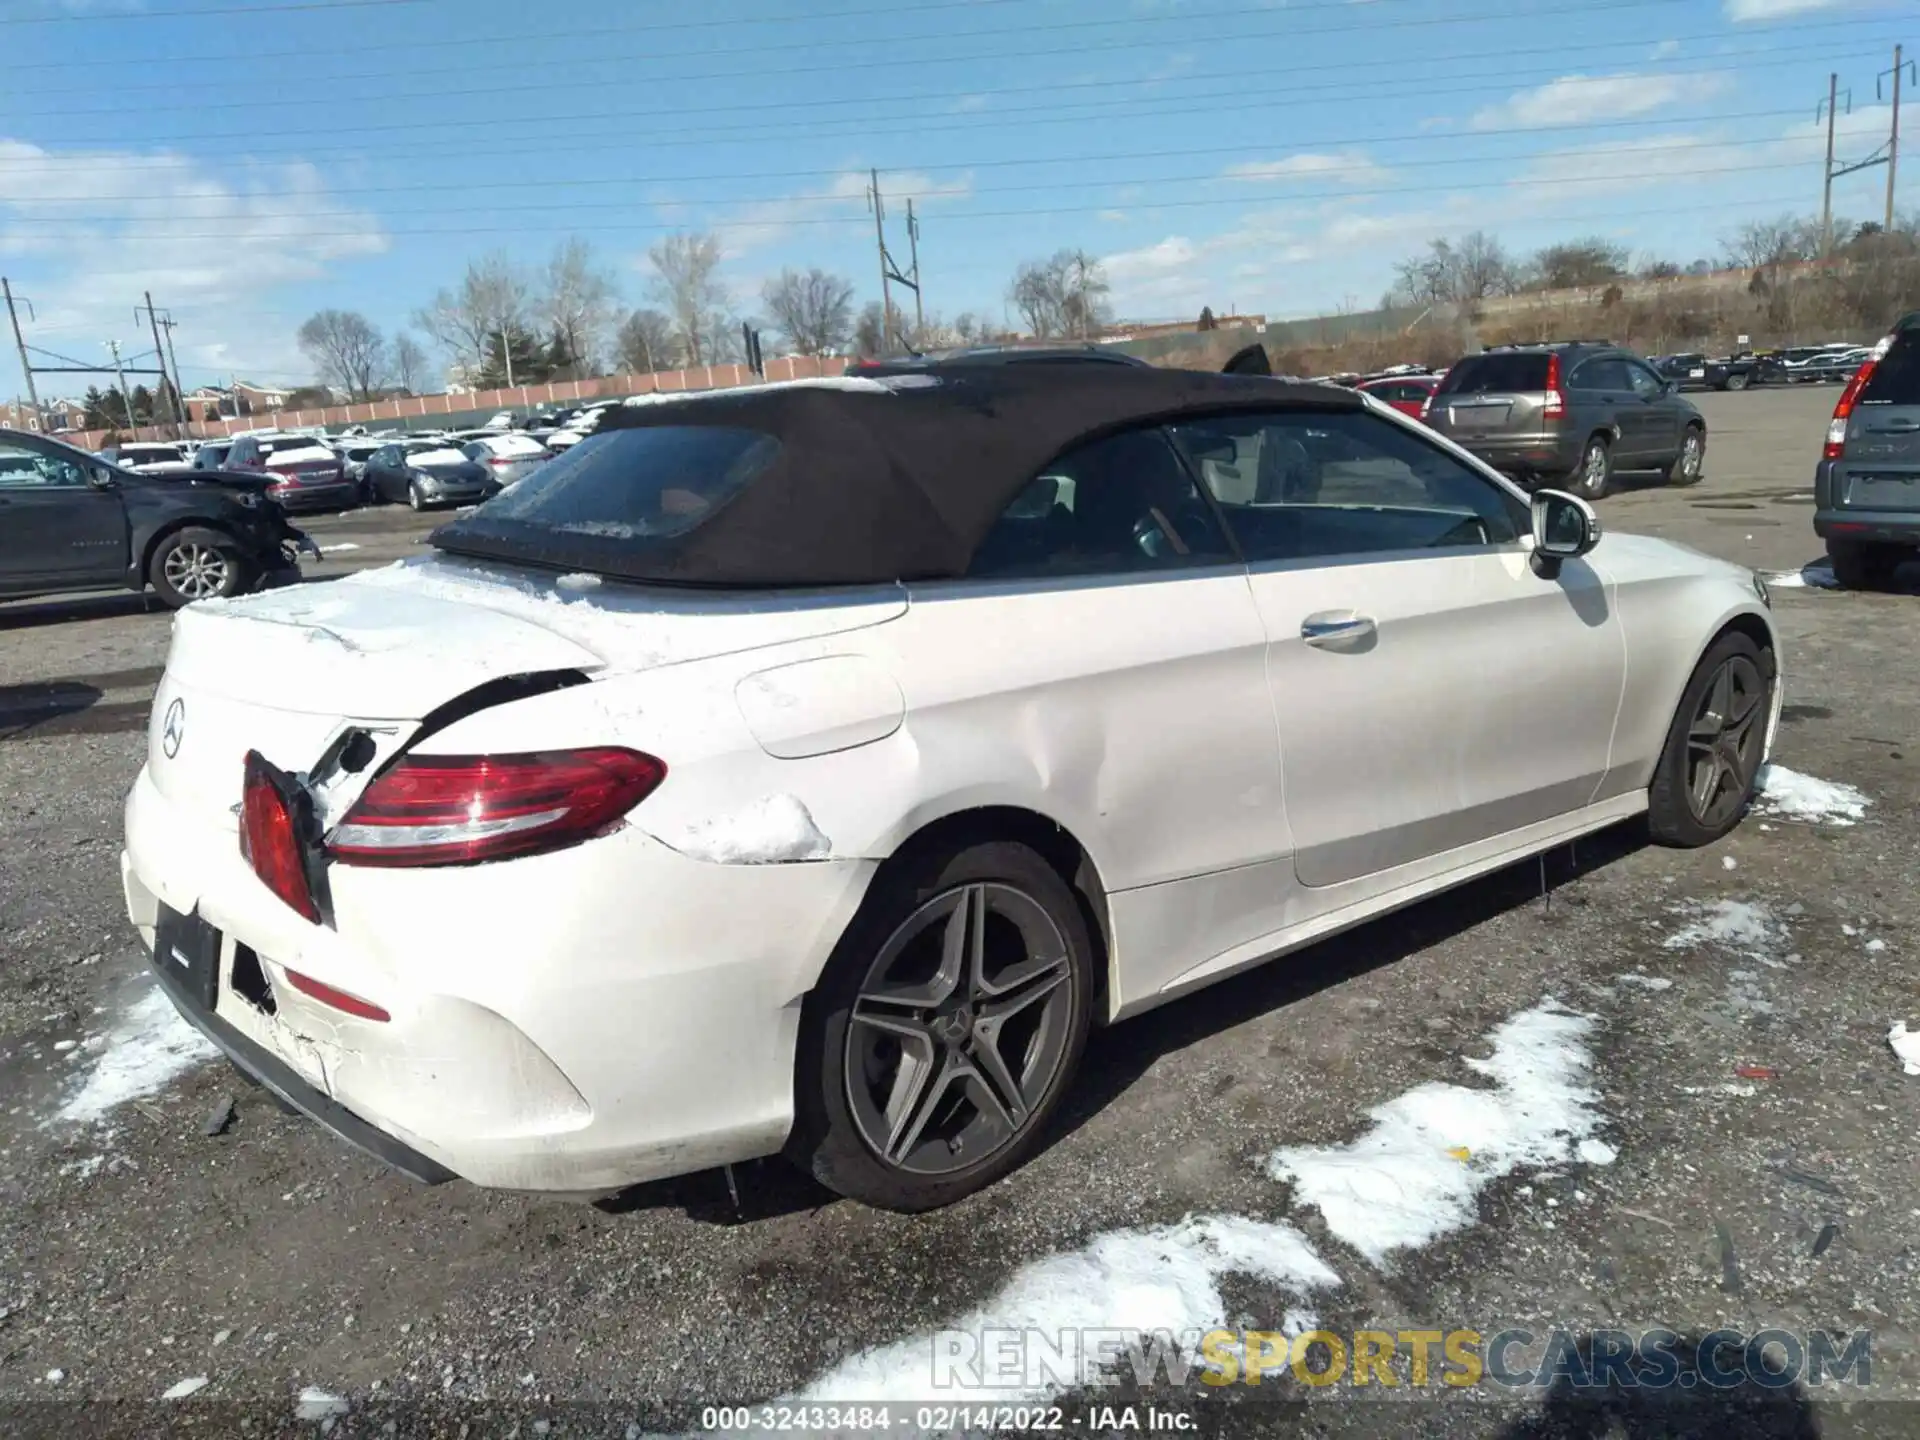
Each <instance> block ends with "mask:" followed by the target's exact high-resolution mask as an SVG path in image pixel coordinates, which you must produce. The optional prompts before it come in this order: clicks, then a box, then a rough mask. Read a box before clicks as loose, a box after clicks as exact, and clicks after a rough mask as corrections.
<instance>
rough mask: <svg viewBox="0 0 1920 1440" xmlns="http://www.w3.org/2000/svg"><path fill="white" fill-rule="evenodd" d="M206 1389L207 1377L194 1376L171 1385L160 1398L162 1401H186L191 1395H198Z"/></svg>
mask: <svg viewBox="0 0 1920 1440" xmlns="http://www.w3.org/2000/svg"><path fill="white" fill-rule="evenodd" d="M206 1388H207V1377H206V1376H204V1375H194V1376H190V1377H189V1378H188V1379H185V1380H179V1381H176V1382H175V1383H174V1384H172V1385H169V1386H168V1387H167V1388H166V1389H165V1390H163V1391H161V1392H160V1398H161V1399H162V1400H184V1399H186V1398H187V1397H188V1396H189V1395H193V1394H197V1393H198V1392H200V1391H202V1390H204V1389H206Z"/></svg>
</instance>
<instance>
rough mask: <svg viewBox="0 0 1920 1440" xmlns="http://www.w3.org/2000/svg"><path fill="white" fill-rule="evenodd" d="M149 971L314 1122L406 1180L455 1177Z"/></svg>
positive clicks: (182, 1008)
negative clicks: (319, 1089)
mask: <svg viewBox="0 0 1920 1440" xmlns="http://www.w3.org/2000/svg"><path fill="white" fill-rule="evenodd" d="M149 959H150V960H151V956H149ZM153 975H154V978H155V979H156V980H157V981H159V982H160V988H161V989H163V990H165V991H166V992H167V998H168V999H170V1000H172V1001H173V1004H174V1008H175V1009H176V1010H178V1011H179V1012H180V1014H181V1015H182V1016H183V1017H185V1018H186V1019H187V1020H188V1021H189V1022H191V1023H192V1024H193V1026H194V1028H195V1029H197V1030H199V1032H200V1033H201V1034H202V1035H205V1036H206V1037H207V1039H209V1040H211V1041H212V1042H213V1043H214V1044H215V1045H218V1046H219V1047H220V1049H221V1050H222V1051H223V1052H225V1054H226V1057H227V1058H228V1059H229V1060H231V1061H232V1062H233V1063H234V1064H235V1065H236V1066H238V1067H239V1069H240V1070H241V1072H242V1073H244V1074H245V1075H247V1076H248V1077H249V1078H250V1079H253V1080H257V1081H258V1082H259V1083H260V1084H262V1085H264V1086H265V1087H266V1088H267V1089H269V1090H271V1091H272V1092H273V1093H274V1094H275V1095H278V1096H279V1097H280V1098H281V1099H282V1100H284V1101H286V1102H287V1104H289V1105H291V1106H292V1107H293V1108H294V1109H296V1110H298V1111H299V1112H300V1113H301V1114H302V1115H304V1116H306V1117H307V1118H308V1119H309V1120H312V1121H313V1122H314V1123H315V1124H318V1125H320V1126H322V1127H324V1128H325V1129H327V1130H331V1131H332V1132H333V1133H334V1134H335V1135H337V1136H339V1138H340V1139H342V1140H344V1141H346V1142H347V1143H348V1144H349V1145H351V1146H353V1148H354V1149H356V1150H359V1151H361V1152H362V1153H363V1154H367V1155H370V1156H372V1157H373V1158H374V1159H375V1160H378V1161H380V1162H382V1163H383V1164H386V1165H390V1166H392V1167H393V1168H394V1169H395V1170H398V1171H399V1172H400V1173H401V1174H402V1175H405V1176H406V1177H407V1178H408V1179H410V1180H418V1181H419V1182H420V1183H421V1184H423V1185H440V1184H444V1183H445V1182H446V1181H448V1180H454V1179H458V1178H459V1177H458V1176H456V1175H455V1174H454V1173H453V1171H451V1170H449V1169H447V1167H446V1166H444V1165H442V1164H441V1163H440V1162H439V1161H437V1160H435V1159H433V1158H432V1157H431V1156H427V1155H423V1154H421V1153H420V1152H419V1151H418V1150H416V1149H414V1148H413V1147H412V1146H411V1145H409V1144H407V1143H406V1142H405V1141H403V1140H400V1139H398V1138H396V1137H394V1136H392V1135H389V1134H387V1132H386V1131H384V1130H382V1129H380V1128H379V1127H378V1126H375V1125H369V1124H368V1123H367V1122H366V1121H365V1120H362V1119H361V1118H360V1117H359V1116H358V1115H356V1114H354V1113H353V1112H352V1111H351V1110H349V1109H347V1107H346V1106H344V1105H342V1104H340V1103H339V1102H338V1101H336V1100H334V1099H332V1098H331V1097H330V1096H327V1095H323V1094H322V1093H321V1092H320V1091H318V1090H316V1089H314V1087H313V1086H311V1085H309V1084H307V1082H306V1081H305V1080H302V1079H301V1078H300V1076H299V1075H298V1074H297V1073H296V1072H295V1071H294V1069H293V1067H292V1066H291V1065H288V1064H287V1063H286V1062H285V1061H284V1060H281V1059H280V1058H279V1057H278V1056H276V1055H274V1054H273V1053H271V1052H270V1051H268V1050H267V1049H266V1048H265V1047H264V1046H261V1045H256V1044H255V1043H254V1042H253V1041H251V1040H249V1039H248V1038H247V1037H246V1036H245V1035H242V1034H241V1033H240V1032H239V1031H238V1030H236V1029H234V1028H233V1026H231V1025H229V1024H227V1022H226V1021H224V1020H222V1019H221V1018H220V1017H219V1016H218V1015H209V1014H207V1013H206V1012H205V1011H203V1010H201V1009H200V1007H199V1006H198V1005H196V1004H194V1003H193V1001H192V1000H191V999H190V998H189V997H188V996H187V995H185V994H184V993H183V992H182V991H181V989H180V987H179V986H178V985H176V984H175V983H174V980H173V977H172V976H171V975H169V974H168V973H167V971H166V969H165V967H164V966H161V965H159V964H157V963H156V964H154V965H153Z"/></svg>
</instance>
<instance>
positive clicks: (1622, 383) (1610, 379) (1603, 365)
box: [1567, 355, 1632, 390]
mask: <svg viewBox="0 0 1920 1440" xmlns="http://www.w3.org/2000/svg"><path fill="white" fill-rule="evenodd" d="M1567 388H1568V389H1571V390H1627V389H1630V388H1632V382H1631V381H1630V380H1628V378H1627V372H1626V367H1625V366H1624V365H1623V364H1621V362H1620V361H1619V360H1617V359H1615V358H1614V357H1613V356H1610V355H1603V356H1600V357H1599V358H1597V359H1594V360H1589V361H1587V362H1586V363H1585V364H1583V365H1576V366H1574V368H1573V373H1572V374H1571V375H1569V376H1568V377H1567Z"/></svg>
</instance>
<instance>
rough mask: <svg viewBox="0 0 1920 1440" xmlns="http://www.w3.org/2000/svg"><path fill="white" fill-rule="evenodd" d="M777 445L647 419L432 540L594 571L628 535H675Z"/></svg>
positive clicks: (754, 470) (733, 491)
mask: <svg viewBox="0 0 1920 1440" xmlns="http://www.w3.org/2000/svg"><path fill="white" fill-rule="evenodd" d="M779 451H780V442H779V441H778V440H776V439H774V438H773V437H772V436H771V435H767V434H763V433H762V432H760V431H758V430H748V429H744V428H740V427H735V426H723V425H649V426H641V427H637V428H634V429H622V430H610V431H605V432H603V433H601V434H598V435H592V436H589V437H587V438H586V439H584V440H582V441H581V442H580V443H579V444H577V445H575V446H573V447H572V448H570V449H568V450H567V451H565V452H564V453H562V454H561V455H560V456H558V457H557V458H555V459H553V460H549V461H547V462H546V463H544V464H543V465H541V466H540V468H539V469H537V470H535V471H534V472H533V473H532V474H531V475H530V476H529V477H528V478H527V479H525V480H522V481H521V482H520V483H519V484H518V485H515V486H514V487H513V488H512V489H510V490H504V491H502V492H501V493H500V494H499V495H497V496H495V497H494V498H493V499H492V500H489V501H487V502H486V504H484V505H482V506H481V507H480V508H479V509H478V510H476V511H475V512H474V513H473V514H472V515H470V516H468V517H467V518H466V519H464V520H458V521H455V522H454V523H453V524H451V525H449V526H447V527H445V528H444V529H443V530H441V531H439V532H437V533H436V534H435V536H434V543H435V544H437V545H441V546H442V548H444V549H449V550H459V549H462V548H463V547H464V546H465V545H466V544H468V543H471V542H476V541H477V542H480V545H481V546H482V547H483V549H484V551H485V553H496V554H497V553H502V552H503V551H505V550H510V549H514V548H518V549H521V550H523V551H526V552H529V553H538V555H539V556H540V557H541V558H542V559H543V560H546V559H551V558H552V557H555V556H564V557H565V563H568V564H573V565H577V566H579V567H580V568H582V569H588V570H591V569H593V568H595V561H596V557H598V558H599V559H600V561H601V562H603V563H604V562H606V561H610V560H613V559H615V558H616V557H618V556H619V555H620V554H621V553H622V552H623V551H626V550H628V549H629V548H630V547H631V546H632V545H633V544H634V543H635V542H645V541H648V540H656V539H662V538H665V537H667V536H675V535H684V534H686V533H687V532H688V531H690V530H693V529H695V528H696V527H698V526H699V525H700V524H701V523H702V522H703V521H705V520H706V519H707V518H708V517H709V516H710V515H712V514H713V513H714V512H716V511H717V510H719V509H720V507H721V506H723V505H724V504H726V502H727V501H728V500H730V499H732V498H733V497H734V496H735V495H737V494H738V493H739V492H740V491H741V490H742V489H744V488H745V487H746V486H747V484H748V483H749V482H750V481H751V480H752V479H753V478H754V477H755V476H757V475H759V474H760V473H761V472H762V471H764V470H765V469H766V468H767V466H768V465H770V464H771V463H772V462H773V459H774V457H775V456H776V455H777V454H778V453H779Z"/></svg>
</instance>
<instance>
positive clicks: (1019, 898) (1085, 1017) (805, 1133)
mask: <svg viewBox="0 0 1920 1440" xmlns="http://www.w3.org/2000/svg"><path fill="white" fill-rule="evenodd" d="M874 885H875V888H874V890H873V891H872V892H871V893H870V894H869V895H868V897H867V899H866V901H865V903H864V904H863V905H862V906H861V909H860V913H859V914H858V915H857V916H856V917H855V919H854V921H853V923H852V924H851V925H850V926H849V927H848V929H847V932H846V934H845V935H844V936H842V938H841V941H840V944H839V945H838V946H837V947H836V948H835V950H834V954H833V958H832V960H831V961H829V963H828V966H827V970H826V973H825V974H824V975H823V976H822V978H821V983H820V985H819V987H818V988H817V989H816V990H815V991H814V993H813V994H812V995H810V996H809V997H808V999H807V1006H806V1011H805V1014H804V1018H803V1022H802V1026H801V1039H800V1054H799V1066H798V1074H797V1077H796V1086H795V1116H794V1129H793V1135H792V1138H791V1139H790V1140H789V1141H788V1145H787V1153H788V1154H789V1156H790V1157H792V1158H793V1159H794V1160H795V1161H796V1162H797V1163H799V1164H800V1165H802V1166H803V1167H804V1168H806V1169H808V1170H810V1171H811V1172H812V1173H813V1175H814V1176H815V1177H816V1178H817V1179H818V1180H820V1182H821V1183H822V1184H824V1185H826V1186H827V1187H828V1188H830V1189H833V1190H836V1191H838V1192H839V1193H840V1194H842V1195H846V1196H849V1197H851V1198H853V1199H856V1200H861V1201H864V1202H866V1203H867V1204H869V1205H876V1206H880V1207H882V1208H884V1209H888V1210H905V1211H916V1210H931V1209H933V1208H935V1207H937V1206H941V1205H947V1204H951V1203H952V1202H953V1201H955V1200H959V1199H961V1198H962V1197H963V1196H967V1195H971V1194H972V1193H974V1192H975V1191H976V1190H980V1189H983V1188H985V1187H986V1186H988V1185H990V1184H992V1183H993V1182H994V1181H996V1180H998V1179H999V1178H1000V1177H1001V1176H1003V1175H1005V1174H1007V1173H1008V1172H1009V1171H1011V1170H1012V1169H1014V1168H1015V1167H1016V1166H1018V1165H1020V1164H1021V1163H1022V1162H1023V1161H1025V1160H1026V1159H1027V1158H1028V1157H1029V1156H1030V1155H1031V1154H1032V1153H1033V1151H1034V1149H1035V1147H1036V1146H1037V1145H1038V1144H1039V1143H1040V1140H1041V1138H1042V1136H1043V1134H1044V1131H1045V1128H1046V1125H1047V1123H1048V1120H1049V1118H1050V1117H1051V1116H1052V1114H1053V1111H1054V1109H1055V1108H1056V1106H1057V1105H1058V1103H1059V1100H1060V1097H1061V1095H1062V1094H1063V1093H1064V1092H1065V1090H1066V1088H1067V1084H1068V1082H1069V1079H1070V1078H1071V1076H1072V1074H1073V1072H1074V1069H1075V1067H1076V1066H1077V1065H1078V1064H1079V1060H1080V1053H1081V1051H1082V1049H1083V1048H1084V1047H1085V1045H1086V1038H1087V1027H1088V1024H1089V1017H1090V1013H1091V1008H1092V998H1093V991H1094V948H1093V944H1092V942H1091V940H1090V938H1089V935H1088V931H1087V925H1086V921H1085V919H1084V917H1083V914H1082V912H1081V909H1080V905H1079V902H1078V901H1077V900H1076V899H1075V896H1074V893H1073V891H1072V890H1071V889H1070V888H1069V887H1068V885H1067V883H1066V882H1065V881H1064V880H1062V879H1061V877H1060V875H1059V873H1058V872H1057V871H1056V870H1055V869H1054V868H1053V867H1052V866H1051V865H1049V864H1048V863H1047V862H1046V861H1045V860H1044V859H1043V858H1041V856H1040V855H1038V854H1037V853H1036V852H1035V851H1033V850H1032V849H1030V848H1029V847H1027V846H1025V845H1021V844H1016V843H1011V842H1007V841H988V842H983V843H979V844H974V845H970V846H967V847H966V848H964V849H961V850H959V851H957V852H951V853H948V854H944V855H942V854H927V855H924V856H921V857H918V858H917V859H908V860H905V861H903V862H901V863H900V864H899V866H898V868H895V869H891V870H888V871H883V872H882V873H881V875H880V876H879V877H878V878H877V879H876V880H875V882H874Z"/></svg>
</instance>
